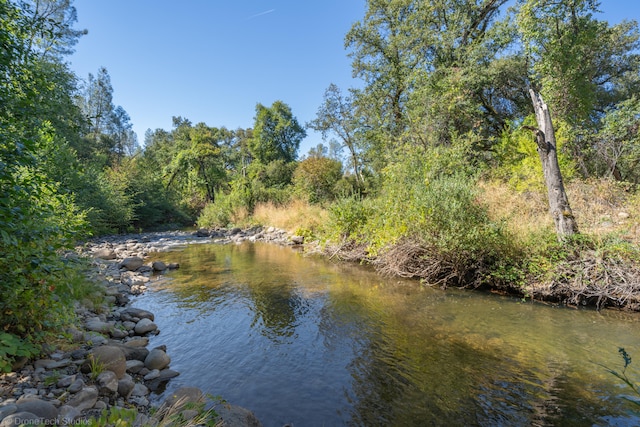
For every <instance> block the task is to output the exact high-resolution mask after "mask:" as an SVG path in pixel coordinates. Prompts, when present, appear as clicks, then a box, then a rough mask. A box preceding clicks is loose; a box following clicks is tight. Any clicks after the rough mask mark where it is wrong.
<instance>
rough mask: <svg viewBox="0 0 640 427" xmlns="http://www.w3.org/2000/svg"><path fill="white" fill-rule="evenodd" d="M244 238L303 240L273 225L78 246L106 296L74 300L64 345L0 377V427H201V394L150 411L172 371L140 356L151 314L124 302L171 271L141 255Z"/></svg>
mask: <svg viewBox="0 0 640 427" xmlns="http://www.w3.org/2000/svg"><path fill="white" fill-rule="evenodd" d="M245 240H247V241H268V242H272V243H276V244H282V245H297V244H302V243H303V241H304V239H303V238H302V237H298V236H289V235H288V234H287V233H286V232H285V231H283V230H278V229H275V228H273V227H270V228H266V229H263V228H258V227H256V228H252V229H248V230H240V229H232V230H198V231H196V232H182V231H174V232H167V233H145V234H138V235H127V236H111V237H104V238H100V239H96V240H93V241H90V242H87V243H86V244H85V245H83V246H82V247H78V248H77V254H67V256H77V255H80V256H83V257H87V258H88V259H89V260H90V265H91V268H90V271H89V276H90V280H91V281H92V282H93V283H97V284H98V286H99V288H100V291H101V293H103V294H104V298H102V301H103V302H102V304H99V305H95V304H92V303H91V302H89V301H84V302H78V303H77V304H76V315H77V318H78V320H79V322H78V323H77V326H76V327H71V328H69V329H68V330H66V331H64V334H63V335H64V336H65V337H66V339H65V340H64V341H61V343H60V344H59V345H57V346H56V345H55V344H51V345H50V346H49V348H47V351H46V352H45V353H46V357H43V358H42V359H39V360H31V361H28V360H22V361H20V363H18V364H16V366H14V368H15V369H14V372H11V373H8V374H3V375H1V376H0V427H5V426H14V425H34V424H44V425H71V424H85V425H101V424H100V423H101V422H102V421H100V420H103V418H104V417H105V414H109V413H110V414H116V417H118V414H124V413H127V411H131V410H133V415H132V417H133V418H132V420H131V424H126V425H135V426H147V425H149V426H153V425H178V426H179V425H184V426H186V425H205V424H204V422H205V418H206V416H207V415H208V413H207V408H209V407H210V406H211V405H209V406H207V405H206V402H205V398H204V394H203V392H202V391H201V390H199V389H195V388H190V387H185V388H181V389H178V390H177V391H176V392H174V393H172V395H171V396H169V397H167V398H166V399H165V401H164V402H162V403H161V404H160V405H156V406H154V405H153V404H152V403H151V400H152V399H151V398H150V396H151V395H152V394H153V393H156V392H162V390H164V387H165V386H166V384H167V383H168V381H170V380H171V379H172V378H174V377H176V376H178V375H179V372H176V371H174V370H173V369H171V367H170V364H171V357H170V355H169V352H168V351H167V349H166V347H165V346H162V345H161V346H158V347H155V348H152V349H149V348H148V343H149V337H150V336H152V335H157V334H159V333H160V331H159V329H158V326H157V324H156V323H155V322H154V320H155V316H154V314H153V313H151V312H149V311H147V310H144V309H143V308H138V307H133V306H132V305H131V299H132V296H135V295H138V294H140V293H143V292H145V291H146V290H147V288H148V287H149V286H151V285H153V283H154V282H157V281H162V280H165V279H164V277H163V275H162V273H163V272H165V271H167V270H169V269H175V268H179V265H177V264H175V263H172V262H171V260H170V255H169V254H168V255H167V260H166V261H154V262H146V258H147V257H148V255H149V254H151V253H153V252H167V251H170V250H171V249H174V248H176V247H179V246H183V245H187V244H197V243H211V242H215V243H220V244H225V243H240V242H243V241H245ZM69 341H70V342H72V343H73V344H71V345H70V344H69ZM173 350H175V351H179V349H173ZM194 408H199V409H197V410H196V409H194ZM213 409H214V410H215V412H216V413H217V414H218V415H219V418H218V419H219V420H220V422H221V424H220V425H224V426H260V425H261V424H260V422H259V421H258V420H257V419H256V417H255V416H254V415H253V413H251V412H250V411H248V410H246V409H244V408H240V407H236V406H232V405H228V404H224V405H223V404H217V405H216V406H214V407H213ZM100 417H103V418H100Z"/></svg>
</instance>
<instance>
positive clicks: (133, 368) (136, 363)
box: [127, 360, 144, 374]
mask: <svg viewBox="0 0 640 427" xmlns="http://www.w3.org/2000/svg"><path fill="white" fill-rule="evenodd" d="M142 368H144V362H143V361H141V360H127V372H131V373H132V374H137V373H138V372H140V370H141V369H142Z"/></svg>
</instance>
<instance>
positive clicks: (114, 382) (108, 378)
mask: <svg viewBox="0 0 640 427" xmlns="http://www.w3.org/2000/svg"><path fill="white" fill-rule="evenodd" d="M123 377H124V375H123ZM96 385H97V386H98V393H99V394H101V395H106V396H111V395H114V394H116V393H117V391H118V378H117V377H116V374H114V373H113V372H112V371H104V372H102V373H100V375H98V378H97V379H96Z"/></svg>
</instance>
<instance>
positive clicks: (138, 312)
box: [120, 307, 155, 321]
mask: <svg viewBox="0 0 640 427" xmlns="http://www.w3.org/2000/svg"><path fill="white" fill-rule="evenodd" d="M134 317H137V318H138V319H149V320H155V316H154V315H153V313H152V312H150V311H147V310H143V309H141V308H135V307H127V308H125V309H124V310H122V311H121V312H120V319H122V320H125V321H126V320H129V321H130V320H131V319H133V318H134Z"/></svg>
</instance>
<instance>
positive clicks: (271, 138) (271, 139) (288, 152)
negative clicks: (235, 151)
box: [249, 101, 307, 165]
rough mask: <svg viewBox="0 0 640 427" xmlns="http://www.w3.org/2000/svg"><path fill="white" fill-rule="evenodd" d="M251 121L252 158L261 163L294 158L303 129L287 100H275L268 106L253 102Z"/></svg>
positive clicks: (302, 137) (250, 147)
mask: <svg viewBox="0 0 640 427" xmlns="http://www.w3.org/2000/svg"><path fill="white" fill-rule="evenodd" d="M254 121H255V124H254V127H253V138H252V139H251V140H250V145H249V150H250V152H251V155H252V156H253V158H254V159H255V160H257V161H258V162H260V163H262V164H263V165H266V164H268V163H270V162H272V161H274V160H283V161H284V162H293V161H295V160H296V158H297V157H298V149H299V148H300V142H301V141H302V140H303V139H304V138H305V137H306V136H307V133H306V131H305V130H304V128H303V127H302V126H301V125H300V124H299V123H298V120H297V119H296V118H295V116H294V115H293V113H292V112H291V108H290V107H289V106H288V105H287V104H285V103H284V102H282V101H275V102H274V103H273V104H272V105H271V107H265V106H264V105H262V104H258V105H256V116H255V119H254Z"/></svg>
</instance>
